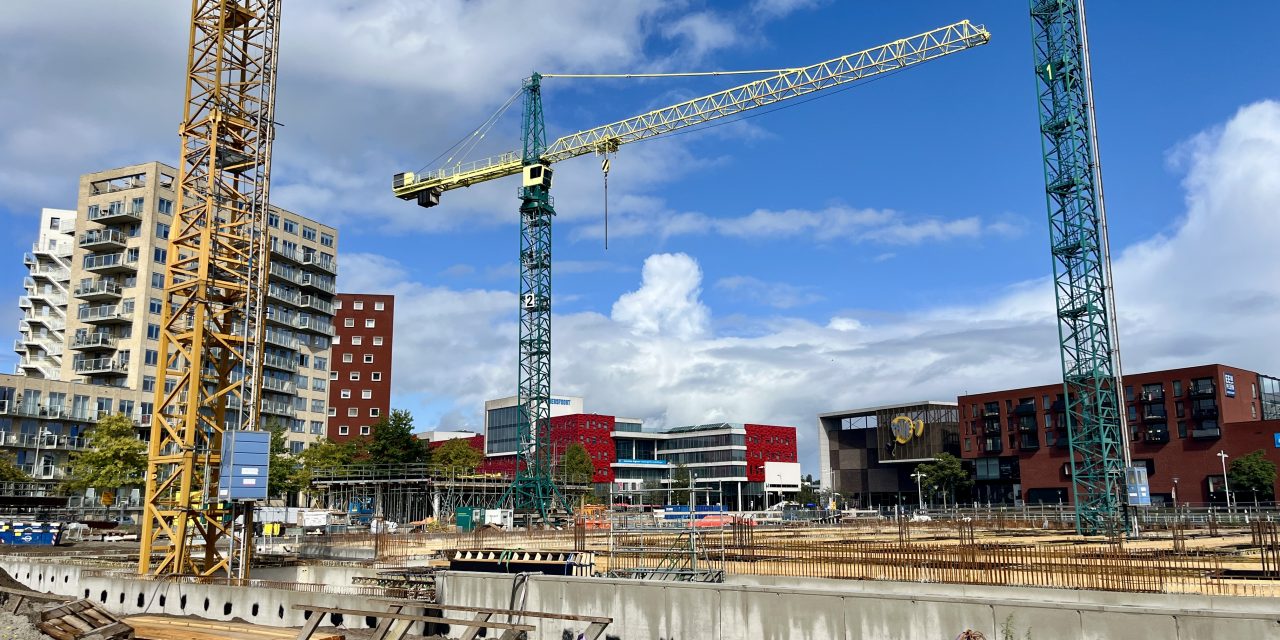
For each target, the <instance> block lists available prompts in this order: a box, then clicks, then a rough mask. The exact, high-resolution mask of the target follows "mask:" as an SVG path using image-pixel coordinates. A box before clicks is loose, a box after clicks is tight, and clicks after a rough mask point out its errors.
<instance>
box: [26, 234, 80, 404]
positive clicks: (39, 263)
mask: <svg viewBox="0 0 1280 640" xmlns="http://www.w3.org/2000/svg"><path fill="white" fill-rule="evenodd" d="M75 228H76V212H75V211H68V210H66V209H42V210H41V211H40V231H39V233H38V235H37V236H36V241H35V243H34V244H32V245H31V253H28V254H25V255H24V256H23V258H22V262H23V264H25V265H26V267H27V275H26V277H25V278H23V280H22V287H23V289H24V291H25V295H23V296H22V297H21V298H19V299H18V306H19V307H20V308H21V309H22V319H21V320H19V322H18V333H19V338H18V339H17V340H16V341H14V343H13V350H14V351H16V352H17V353H18V364H17V368H16V371H15V372H16V373H19V374H22V375H26V376H29V377H32V378H46V379H50V380H58V379H60V378H61V377H62V360H63V355H64V354H65V352H66V329H67V296H68V295H69V289H70V285H71V258H72V253H73V251H74V248H75Z"/></svg>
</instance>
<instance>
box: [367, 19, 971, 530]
mask: <svg viewBox="0 0 1280 640" xmlns="http://www.w3.org/2000/svg"><path fill="white" fill-rule="evenodd" d="M990 38H991V36H990V33H988V32H987V30H986V29H984V28H983V27H981V26H978V25H974V24H972V23H970V22H969V21H968V20H964V21H961V22H957V23H955V24H951V25H947V26H945V27H940V28H938V29H934V30H931V31H927V32H925V33H922V34H919V35H915V36H912V37H909V38H902V39H899V40H895V41H893V42H890V43H887V44H883V45H880V46H877V47H873V48H870V49H866V50H864V51H859V52H856V53H850V54H847V55H843V56H840V57H838V58H833V59H831V60H826V61H823V62H819V63H817V64H813V65H809V66H805V67H797V68H790V69H781V70H774V71H767V72H763V73H768V74H769V75H768V76H767V77H764V78H761V79H759V80H755V81H752V82H748V83H745V84H742V85H739V86H736V87H732V88H729V89H725V90H723V91H717V92H715V93H711V94H708V95H706V96H703V97H700V98H695V99H693V100H687V101H684V102H680V103H678V104H674V105H670V106H667V107H663V108H660V109H654V110H652V111H649V112H647V113H644V114H641V115H638V116H634V117H631V118H627V119H625V120H620V121H617V122H613V123H610V124H606V125H602V126H598V127H594V128H591V129H584V130H582V131H578V132H577V133H572V134H569V135H567V136H563V137H561V138H558V139H557V140H555V141H554V142H552V143H551V144H549V145H548V144H546V127H545V122H544V119H543V111H542V94H541V84H542V80H543V79H544V78H554V77H556V75H555V74H546V75H539V74H536V73H535V74H533V76H532V77H530V78H529V79H528V80H526V81H525V83H524V117H523V119H522V134H523V140H524V145H523V148H522V149H521V151H520V152H509V153H504V154H501V155H498V156H494V157H491V158H486V159H483V160H478V161H473V162H467V163H462V162H458V163H453V164H448V165H447V166H444V167H441V168H438V169H436V170H433V171H429V172H426V173H423V174H421V175H417V174H415V173H413V172H404V173H398V174H396V175H395V176H394V177H393V178H392V192H393V193H394V195H395V196H396V197H398V198H401V199H404V200H416V201H417V203H418V205H419V206H422V207H433V206H436V205H438V204H439V203H440V197H441V195H442V194H443V193H444V192H445V191H449V190H452V189H457V188H460V187H468V186H471V185H473V184H478V183H481V182H486V181H489V180H494V179H497V178H503V177H506V176H511V175H516V174H523V184H522V188H521V192H520V199H521V206H520V339H519V346H520V356H519V395H518V411H519V412H520V413H519V420H518V421H517V442H518V473H517V475H516V479H515V481H514V482H513V484H512V485H511V487H510V489H509V490H508V492H507V496H506V497H507V498H509V499H510V500H511V504H513V506H514V507H515V508H517V509H521V510H526V511H533V512H536V513H538V514H539V515H540V516H541V517H542V518H543V519H546V518H547V517H548V515H549V514H550V512H551V510H552V509H554V508H555V507H556V506H557V505H562V506H563V507H564V508H565V510H566V511H570V509H569V506H568V504H566V503H564V496H563V494H562V493H561V491H560V490H559V489H558V488H557V486H556V484H555V482H554V481H552V480H551V479H550V478H551V476H550V469H551V459H550V452H549V448H548V443H549V442H550V428H551V419H550V397H551V393H550V382H551V221H552V218H553V217H554V216H555V209H554V207H553V203H552V200H551V196H550V189H551V165H552V164H554V163H556V162H559V161H562V160H568V159H570V158H575V157H578V156H582V155H587V154H593V153H597V154H609V153H612V152H614V151H616V150H617V149H618V148H619V147H620V146H622V145H624V144H628V143H632V142H639V141H642V140H647V139H651V138H655V137H658V136H661V135H665V134H669V133H673V132H677V131H681V130H686V129H689V128H691V127H697V126H699V125H704V124H707V123H710V122H713V121H716V120H722V119H725V118H732V117H734V116H737V115H739V114H743V113H744V112H748V111H751V110H754V109H759V108H762V107H769V106H772V105H775V104H778V103H781V102H784V101H787V100H792V99H795V98H800V97H803V96H808V95H811V94H815V93H818V92H823V91H826V92H828V93H832V91H830V90H832V89H835V88H838V87H844V88H847V87H850V86H852V85H854V84H855V83H857V82H859V81H865V80H869V79H872V78H875V77H878V76H883V75H886V74H890V73H893V72H896V71H900V70H902V69H905V68H908V67H911V66H915V65H918V64H920V63H923V62H927V61H929V60H934V59H937V58H941V57H944V56H947V55H950V54H953V53H957V52H960V51H965V50H967V49H971V48H973V47H977V46H981V45H984V44H986V43H987V42H989V41H990ZM629 75H632V74H612V75H595V76H588V75H582V74H575V75H573V76H568V77H628V76H629ZM639 75H645V76H653V75H674V76H686V75H718V74H717V73H714V72H713V73H708V74H639Z"/></svg>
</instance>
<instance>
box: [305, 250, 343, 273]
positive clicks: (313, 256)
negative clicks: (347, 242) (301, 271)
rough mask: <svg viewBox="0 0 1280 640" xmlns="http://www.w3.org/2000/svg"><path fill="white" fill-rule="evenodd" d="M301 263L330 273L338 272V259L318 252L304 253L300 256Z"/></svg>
mask: <svg viewBox="0 0 1280 640" xmlns="http://www.w3.org/2000/svg"><path fill="white" fill-rule="evenodd" d="M302 264H303V265H305V266H309V267H318V268H320V269H323V270H324V271H327V272H329V273H330V274H334V275H336V274H337V273H338V261H337V260H334V259H333V258H330V257H329V256H323V255H320V254H319V253H307V254H304V255H303V256H302Z"/></svg>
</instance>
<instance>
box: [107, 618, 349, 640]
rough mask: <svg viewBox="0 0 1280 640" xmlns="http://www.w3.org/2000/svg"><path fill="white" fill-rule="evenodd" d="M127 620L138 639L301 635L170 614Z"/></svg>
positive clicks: (268, 639)
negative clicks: (172, 616)
mask: <svg viewBox="0 0 1280 640" xmlns="http://www.w3.org/2000/svg"><path fill="white" fill-rule="evenodd" d="M125 622H127V623H129V625H130V626H132V627H133V628H134V629H135V630H136V632H137V638H136V640H288V639H291V638H296V637H297V635H298V632H297V631H296V630H294V629H281V628H276V627H264V626H262V625H256V624H241V623H233V622H210V621H207V620H192V619H190V618H171V617H168V616H130V617H128V618H125ZM311 640H343V635H342V634H340V633H316V634H315V635H312V636H311Z"/></svg>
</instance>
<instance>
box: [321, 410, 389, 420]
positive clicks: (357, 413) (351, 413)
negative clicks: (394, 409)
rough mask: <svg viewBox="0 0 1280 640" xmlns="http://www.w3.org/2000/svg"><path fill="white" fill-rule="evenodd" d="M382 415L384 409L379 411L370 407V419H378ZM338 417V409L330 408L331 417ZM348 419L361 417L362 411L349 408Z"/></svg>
mask: <svg viewBox="0 0 1280 640" xmlns="http://www.w3.org/2000/svg"><path fill="white" fill-rule="evenodd" d="M380 415H382V409H379V408H378V407H369V417H370V418H377V417H378V416H380ZM337 416H338V409H337V408H336V407H329V417H330V418H335V417H337ZM347 417H348V418H358V417H360V409H359V408H357V407H347Z"/></svg>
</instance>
